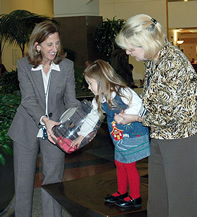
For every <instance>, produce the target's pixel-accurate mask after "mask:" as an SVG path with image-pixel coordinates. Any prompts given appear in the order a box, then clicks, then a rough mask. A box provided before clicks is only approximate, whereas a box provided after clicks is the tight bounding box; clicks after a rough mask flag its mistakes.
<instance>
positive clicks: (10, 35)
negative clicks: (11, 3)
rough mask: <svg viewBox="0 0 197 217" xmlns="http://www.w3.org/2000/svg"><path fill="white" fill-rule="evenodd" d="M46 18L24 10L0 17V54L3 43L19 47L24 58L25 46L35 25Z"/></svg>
mask: <svg viewBox="0 0 197 217" xmlns="http://www.w3.org/2000/svg"><path fill="white" fill-rule="evenodd" d="M46 19H49V18H48V17H45V16H41V15H37V14H34V13H31V12H29V11H26V10H15V11H12V12H11V13H10V14H2V15H0V54H1V53H2V50H3V47H4V45H5V43H6V42H7V43H9V44H12V45H17V46H19V48H20V50H21V53H22V56H24V51H25V45H26V43H27V42H28V41H29V37H30V34H31V32H32V30H33V28H34V27H35V25H36V24H37V23H39V22H42V21H43V20H46Z"/></svg>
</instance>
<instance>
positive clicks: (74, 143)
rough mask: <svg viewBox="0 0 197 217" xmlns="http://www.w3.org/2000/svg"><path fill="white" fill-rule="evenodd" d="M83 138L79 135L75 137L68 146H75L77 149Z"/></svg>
mask: <svg viewBox="0 0 197 217" xmlns="http://www.w3.org/2000/svg"><path fill="white" fill-rule="evenodd" d="M83 139H84V136H81V135H80V136H79V137H77V138H76V139H75V140H73V141H72V143H71V145H70V146H71V147H74V146H76V148H77V149H78V148H79V146H80V144H81V142H82V140H83Z"/></svg>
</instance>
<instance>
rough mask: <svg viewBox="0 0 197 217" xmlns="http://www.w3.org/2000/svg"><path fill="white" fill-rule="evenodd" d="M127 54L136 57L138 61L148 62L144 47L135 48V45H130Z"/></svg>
mask: <svg viewBox="0 0 197 217" xmlns="http://www.w3.org/2000/svg"><path fill="white" fill-rule="evenodd" d="M126 54H127V55H131V56H132V57H135V59H136V60H137V61H144V60H146V58H145V57H144V48H142V47H135V46H133V45H129V48H128V49H127V50H126Z"/></svg>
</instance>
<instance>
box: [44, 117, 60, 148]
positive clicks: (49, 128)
mask: <svg viewBox="0 0 197 217" xmlns="http://www.w3.org/2000/svg"><path fill="white" fill-rule="evenodd" d="M42 121H43V122H44V124H45V126H46V130H47V135H48V140H49V141H50V142H52V143H53V144H56V142H55V141H57V137H56V136H55V135H54V134H53V131H52V128H53V127H54V126H58V125H60V122H56V121H52V120H50V119H48V118H47V117H43V118H42Z"/></svg>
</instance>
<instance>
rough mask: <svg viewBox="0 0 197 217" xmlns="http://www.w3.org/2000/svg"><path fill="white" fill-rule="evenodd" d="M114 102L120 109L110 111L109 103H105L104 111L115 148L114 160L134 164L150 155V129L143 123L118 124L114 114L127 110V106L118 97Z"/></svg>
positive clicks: (103, 104)
mask: <svg viewBox="0 0 197 217" xmlns="http://www.w3.org/2000/svg"><path fill="white" fill-rule="evenodd" d="M113 100H115V102H116V105H118V108H115V109H109V106H108V104H107V102H104V103H102V109H103V111H105V113H106V115H107V124H108V129H109V133H110V136H111V138H112V140H113V143H114V146H115V153H114V159H115V160H117V161H119V162H121V163H133V162H136V161H138V160H141V159H143V158H145V157H148V156H149V155H150V143H149V129H148V127H144V126H143V125H142V123H141V122H132V123H129V124H126V125H123V124H117V123H116V122H115V120H114V114H115V113H117V114H118V113H120V112H121V110H124V109H126V108H127V105H125V103H124V102H123V101H122V100H121V98H120V97H119V96H117V95H116V96H115V98H114V99H113ZM119 107H120V109H119Z"/></svg>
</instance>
